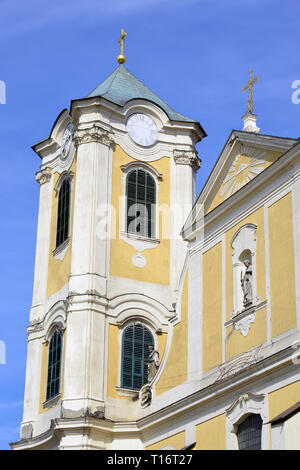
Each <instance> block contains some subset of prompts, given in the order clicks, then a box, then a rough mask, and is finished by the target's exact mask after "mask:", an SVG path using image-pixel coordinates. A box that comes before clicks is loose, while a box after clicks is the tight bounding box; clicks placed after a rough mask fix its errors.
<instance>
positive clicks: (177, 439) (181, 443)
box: [146, 431, 185, 450]
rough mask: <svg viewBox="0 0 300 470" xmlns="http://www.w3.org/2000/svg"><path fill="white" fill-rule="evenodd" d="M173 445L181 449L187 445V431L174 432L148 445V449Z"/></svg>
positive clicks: (158, 448)
mask: <svg viewBox="0 0 300 470" xmlns="http://www.w3.org/2000/svg"><path fill="white" fill-rule="evenodd" d="M166 446H172V447H174V448H175V449H176V450H181V449H183V448H184V447H185V431H182V432H179V433H178V434H174V436H171V437H168V438H167V439H163V440H162V441H158V442H156V443H155V444H152V445H151V446H148V447H146V450H160V449H162V448H163V447H166Z"/></svg>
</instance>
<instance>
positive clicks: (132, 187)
mask: <svg viewBox="0 0 300 470" xmlns="http://www.w3.org/2000/svg"><path fill="white" fill-rule="evenodd" d="M126 196H127V223H126V230H127V232H128V233H133V234H136V235H141V236H144V237H148V238H154V237H155V203H156V184H155V180H154V178H153V177H152V176H151V175H150V173H148V172H147V171H145V170H143V169H141V168H137V169H135V170H132V171H131V172H130V173H128V175H127V181H126Z"/></svg>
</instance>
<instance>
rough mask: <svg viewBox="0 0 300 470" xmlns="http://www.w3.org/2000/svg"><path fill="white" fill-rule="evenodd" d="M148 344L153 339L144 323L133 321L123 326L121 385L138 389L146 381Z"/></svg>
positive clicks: (151, 343) (151, 342) (152, 343)
mask: <svg viewBox="0 0 300 470" xmlns="http://www.w3.org/2000/svg"><path fill="white" fill-rule="evenodd" d="M150 345H154V339H153V336H152V334H151V332H150V331H149V330H148V328H146V327H145V326H144V325H142V324H141V323H133V324H130V325H129V326H127V327H126V328H125V330H124V333H123V338H122V371H121V387H123V388H130V389H135V390H139V389H140V388H141V387H142V386H143V385H144V384H145V383H147V381H148V364H147V359H148V355H149V346H150Z"/></svg>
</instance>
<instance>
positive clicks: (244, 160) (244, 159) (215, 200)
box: [205, 150, 282, 213]
mask: <svg viewBox="0 0 300 470" xmlns="http://www.w3.org/2000/svg"><path fill="white" fill-rule="evenodd" d="M258 152H260V150H258ZM281 154H282V152H274V151H271V150H270V151H268V152H266V153H265V155H264V156H263V160H264V163H262V164H259V165H257V166H259V167H263V168H264V170H265V169H266V168H268V166H270V165H271V164H272V163H273V162H275V160H277V158H279V157H280V155H281ZM250 160H251V157H249V156H248V155H245V154H242V155H240V157H239V160H238V165H237V166H239V165H243V164H246V165H247V164H249V162H250ZM258 160H260V158H258ZM229 163H230V164H228V170H227V172H225V175H224V177H223V179H222V181H221V182H220V183H219V185H217V186H216V189H215V191H214V194H215V195H214V196H212V201H211V199H210V201H211V202H208V204H207V208H206V210H205V213H208V212H210V211H212V210H213V209H214V208H215V207H217V206H218V205H219V204H221V203H222V202H223V201H224V200H225V199H226V195H227V192H228V191H226V192H225V193H224V194H223V195H221V192H222V190H223V187H225V186H226V184H227V183H226V182H225V183H224V184H223V181H225V180H226V177H227V176H228V174H229V169H230V168H231V165H232V163H233V160H232V159H230V162H229ZM245 171H247V169H246V170H245ZM244 178H245V172H241V173H239V174H237V176H236V182H237V183H242V182H243V181H244ZM234 192H236V191H234ZM234 192H233V193H232V194H234Z"/></svg>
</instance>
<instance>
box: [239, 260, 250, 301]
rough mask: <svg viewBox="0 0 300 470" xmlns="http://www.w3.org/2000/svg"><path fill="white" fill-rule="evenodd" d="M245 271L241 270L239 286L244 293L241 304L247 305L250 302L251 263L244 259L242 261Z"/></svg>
mask: <svg viewBox="0 0 300 470" xmlns="http://www.w3.org/2000/svg"><path fill="white" fill-rule="evenodd" d="M244 265H245V271H244V274H243V272H241V286H242V290H243V294H244V300H243V304H244V307H248V306H249V305H251V304H252V295H253V294H252V264H251V261H250V260H248V259H246V260H245V261H244Z"/></svg>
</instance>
